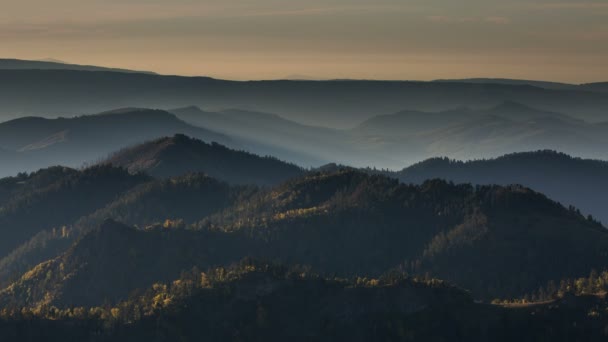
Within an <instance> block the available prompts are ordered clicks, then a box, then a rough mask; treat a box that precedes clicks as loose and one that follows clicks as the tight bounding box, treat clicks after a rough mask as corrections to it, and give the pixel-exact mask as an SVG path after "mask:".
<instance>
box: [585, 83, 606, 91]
mask: <svg viewBox="0 0 608 342" xmlns="http://www.w3.org/2000/svg"><path fill="white" fill-rule="evenodd" d="M581 88H582V89H585V90H588V91H597V92H608V82H599V83H587V84H583V85H581Z"/></svg>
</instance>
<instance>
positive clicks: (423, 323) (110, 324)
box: [0, 260, 608, 342]
mask: <svg viewBox="0 0 608 342" xmlns="http://www.w3.org/2000/svg"><path fill="white" fill-rule="evenodd" d="M607 305H608V302H607V301H606V297H605V294H604V295H602V294H584V295H571V294H566V295H563V296H561V297H559V298H556V299H554V300H551V301H548V302H544V303H534V304H529V305H519V306H510V305H507V306H502V305H486V304H479V303H475V302H474V301H473V300H472V299H471V298H470V296H469V295H468V294H467V293H466V292H464V291H462V290H459V289H457V288H454V287H452V286H450V285H448V284H446V283H445V282H442V281H440V280H437V279H428V278H426V279H423V278H411V277H407V276H405V275H403V274H398V273H391V274H386V275H384V276H382V277H380V278H379V279H371V278H357V279H337V278H326V277H321V276H319V275H317V274H315V273H313V272H311V270H309V269H302V268H298V267H291V268H288V267H285V266H281V265H276V264H274V265H269V264H265V263H261V262H256V261H251V260H245V261H242V262H240V263H239V264H238V265H235V266H232V267H229V268H218V269H211V270H209V271H206V272H200V271H199V270H196V269H193V270H191V271H188V272H183V273H182V275H181V276H180V277H179V279H176V280H174V281H173V282H170V283H165V284H155V285H154V286H152V287H151V288H149V289H147V290H146V291H144V292H140V293H135V294H133V295H132V296H130V297H129V299H127V300H125V301H122V302H121V303H119V304H117V305H115V306H109V305H107V304H106V305H104V306H96V307H90V308H89V307H86V308H78V307H75V308H67V309H63V310H61V309H57V308H48V307H47V306H44V305H41V306H38V307H35V308H24V309H21V310H20V309H18V308H12V309H11V308H9V309H7V310H4V311H3V312H2V318H1V319H0V338H2V339H3V340H4V339H7V340H9V339H17V340H33V341H38V340H45V341H66V340H95V341H174V340H175V338H176V337H177V336H179V338H181V339H187V340H213V341H224V340H233V339H235V335H237V336H238V339H243V340H258V339H260V340H264V341H285V340H290V341H310V340H316V341H388V340H390V341H412V340H424V341H473V342H475V341H479V342H481V341H505V342H507V341H515V340H516V341H530V342H532V341H564V342H565V341H571V340H572V338H584V340H585V341H604V340H605V337H606V336H605V332H604V329H603V327H604V326H605V325H606V324H608V322H607V320H606V317H605V316H604V315H602V314H601V313H600V312H601V310H603V309H604V308H605V307H606V306H607ZM572 322H576V324H573V323H572ZM23 325H26V326H27V329H25V328H23Z"/></svg>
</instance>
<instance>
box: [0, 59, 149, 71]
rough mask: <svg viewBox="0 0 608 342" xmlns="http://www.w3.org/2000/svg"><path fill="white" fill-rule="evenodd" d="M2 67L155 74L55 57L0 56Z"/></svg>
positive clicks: (0, 66)
mask: <svg viewBox="0 0 608 342" xmlns="http://www.w3.org/2000/svg"><path fill="white" fill-rule="evenodd" d="M0 69H4V70H77V71H104V72H108V71H110V72H121V73H144V74H154V73H153V72H149V71H135V70H128V69H119V68H104V67H99V66H93V65H78V64H70V63H66V62H63V61H59V60H55V59H45V60H39V61H30V60H22V59H8V58H0Z"/></svg>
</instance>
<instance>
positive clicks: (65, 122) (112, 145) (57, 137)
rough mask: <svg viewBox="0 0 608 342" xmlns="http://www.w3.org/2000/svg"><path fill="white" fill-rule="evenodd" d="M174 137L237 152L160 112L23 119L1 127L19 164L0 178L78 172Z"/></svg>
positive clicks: (1, 144)
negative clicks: (64, 169) (63, 169)
mask: <svg viewBox="0 0 608 342" xmlns="http://www.w3.org/2000/svg"><path fill="white" fill-rule="evenodd" d="M177 133H184V134H188V135H190V136H193V137H197V138H199V139H204V140H205V141H209V142H212V141H213V142H220V143H224V144H229V145H231V146H238V144H237V143H236V142H235V141H233V140H231V139H230V138H229V137H227V136H225V135H223V134H219V133H216V132H212V131H210V130H206V129H204V128H200V127H193V126H191V125H188V124H186V123H185V122H183V121H181V120H179V119H178V118H176V117H175V116H174V115H173V114H170V113H168V112H165V111H160V110H148V109H123V110H117V111H112V112H107V113H102V114H98V115H92V116H81V117H74V118H59V119H44V118H22V119H16V120H12V121H8V122H4V123H2V124H0V148H3V149H5V150H8V151H12V152H13V158H19V159H17V160H21V161H22V163H23V164H15V165H11V164H5V163H2V165H0V175H4V176H6V175H11V174H13V173H14V172H11V171H14V169H15V168H17V167H20V170H19V171H33V170H37V169H39V168H43V167H47V166H50V165H65V166H73V167H80V166H82V165H83V164H84V163H85V162H87V163H93V162H96V161H98V160H100V159H102V158H105V157H107V156H108V155H109V154H110V153H112V152H114V151H116V150H118V149H121V148H124V147H125V146H130V145H135V144H138V143H141V142H144V141H148V140H152V139H156V138H158V137H162V136H170V135H174V134H177ZM5 165H8V167H7V168H6V169H5Z"/></svg>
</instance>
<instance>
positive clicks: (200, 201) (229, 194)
mask: <svg viewBox="0 0 608 342" xmlns="http://www.w3.org/2000/svg"><path fill="white" fill-rule="evenodd" d="M60 172H62V173H66V174H65V175H64V174H60ZM67 174H69V175H70V177H77V176H78V171H75V170H71V169H67V168H53V169H47V170H42V171H40V172H38V173H36V174H32V176H30V177H27V179H25V180H24V179H19V180H18V184H19V186H20V189H19V191H13V193H15V194H20V193H21V194H22V193H26V194H27V193H28V192H32V191H34V190H35V188H36V187H38V186H41V187H44V186H45V185H43V184H44V183H46V182H48V183H50V184H53V183H56V182H57V181H59V180H61V179H62V178H65V177H66V176H67ZM47 179H48V180H47ZM8 180H12V179H8ZM2 183H8V182H5V180H2V182H0V184H2ZM16 183H17V182H16ZM100 184H101V185H104V184H105V183H104V182H103V181H100ZM107 186H108V187H109V188H111V187H115V185H111V184H110V185H107ZM0 188H2V187H0ZM6 188H9V187H8V186H7V187H6ZM256 191H257V188H255V187H252V186H238V187H231V186H229V185H228V184H226V183H223V182H220V181H217V180H215V179H213V178H210V177H208V176H206V175H203V174H188V175H185V176H181V177H176V178H171V179H158V180H157V179H155V180H149V181H145V182H142V183H138V184H137V185H133V187H132V188H131V189H130V190H128V191H126V192H124V193H122V194H120V195H119V196H118V197H117V198H115V199H112V200H111V202H109V203H106V204H103V205H102V206H100V207H99V209H97V210H95V211H94V212H92V213H88V214H87V215H86V216H83V217H80V216H79V215H81V214H82V212H77V211H75V214H74V216H75V217H76V218H75V219H72V220H71V221H70V220H68V219H66V220H65V222H67V223H65V222H64V224H65V226H62V227H57V226H52V225H50V224H53V223H54V222H52V221H49V222H48V224H49V225H43V224H40V227H41V228H44V230H42V231H40V232H38V233H36V234H35V235H33V236H31V238H29V240H27V242H25V243H23V244H21V245H20V246H19V247H17V248H15V249H13V250H12V251H11V253H10V254H8V255H7V256H6V257H4V258H2V259H0V287H4V286H7V285H8V283H10V282H12V281H15V280H16V279H15V278H17V279H18V278H19V277H20V276H21V275H22V274H23V273H24V272H26V271H27V270H29V269H30V268H32V267H34V266H36V265H37V264H39V263H41V262H43V261H45V260H48V259H51V258H54V257H55V256H57V255H59V254H61V253H63V252H64V251H66V250H67V249H68V248H69V247H70V245H71V244H72V243H73V242H74V241H76V240H78V239H79V238H80V237H81V236H83V235H84V234H86V233H87V232H89V231H91V230H92V229H93V228H95V227H97V226H99V225H100V224H102V223H103V222H104V221H105V220H107V219H114V220H120V221H121V222H124V223H127V224H129V225H134V226H137V227H140V229H145V228H147V229H152V228H154V227H167V228H170V227H185V226H186V225H188V224H191V223H194V222H196V221H198V220H201V219H203V218H204V217H206V216H208V215H210V214H213V213H215V212H217V211H221V210H223V209H225V208H227V207H229V206H231V205H233V204H234V203H235V202H237V201H244V200H245V199H246V198H248V197H249V196H251V195H252V194H255V193H256ZM22 196H23V195H22ZM42 219H44V218H42ZM42 222H44V221H42ZM22 224H23V222H21V221H20V220H14V221H13V222H12V226H15V227H19V226H21V225H22Z"/></svg>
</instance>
